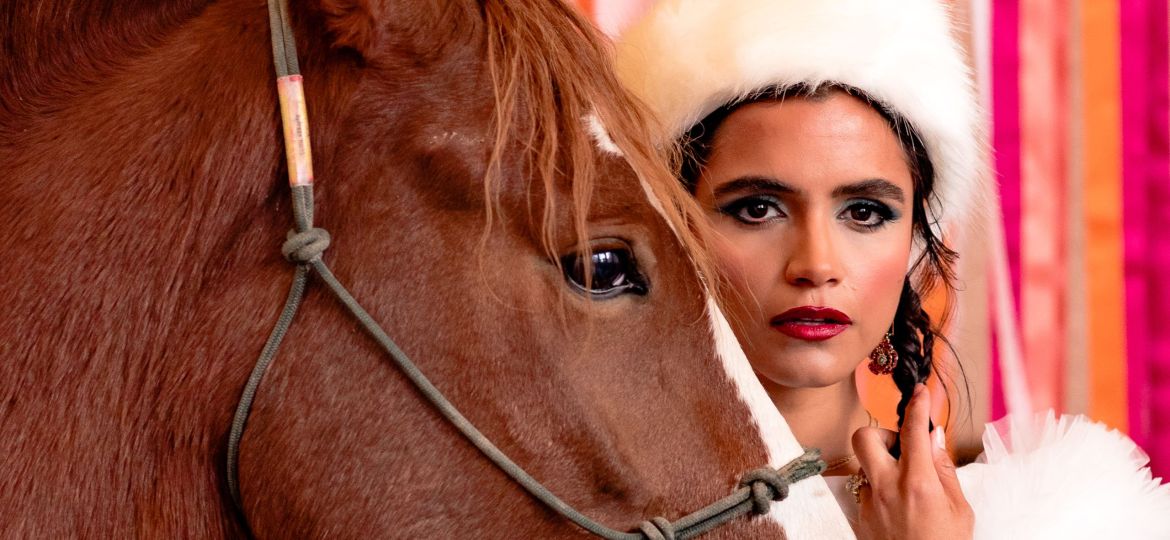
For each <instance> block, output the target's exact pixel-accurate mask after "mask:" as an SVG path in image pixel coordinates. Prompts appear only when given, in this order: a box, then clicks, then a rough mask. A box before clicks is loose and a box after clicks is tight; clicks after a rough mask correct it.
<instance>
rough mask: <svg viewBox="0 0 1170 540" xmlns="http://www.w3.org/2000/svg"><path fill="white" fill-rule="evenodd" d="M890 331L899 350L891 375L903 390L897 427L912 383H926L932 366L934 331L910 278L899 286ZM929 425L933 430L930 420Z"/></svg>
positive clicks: (896, 449)
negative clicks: (898, 297)
mask: <svg viewBox="0 0 1170 540" xmlns="http://www.w3.org/2000/svg"><path fill="white" fill-rule="evenodd" d="M892 330H893V332H892V333H893V337H891V338H890V344H891V345H893V346H894V350H896V351H898V363H897V365H895V366H894V372H893V374H892V377H893V379H894V384H895V385H897V387H898V390H899V391H900V392H901V393H902V398H901V399H900V400H898V427H902V421H903V420H905V418H906V406H907V405H908V404H909V403H910V397H911V395H913V393H914V386H915V385H917V384H918V383H925V382H926V379H927V378H928V377H930V374H931V371H932V370H933V368H934V358H933V357H934V355H933V351H934V330H933V329H932V328H931V325H930V315H929V314H927V313H926V310H924V309H922V300H921V298H920V297H919V296H918V292H917V291H915V290H914V287H913V286H911V285H910V279H909V278H906V282H905V283H904V284H903V285H902V298H901V300H899V302H898V312H897V313H896V314H895V315H894V325H893V329H892ZM930 428H931V429H934V422H933V421H932V422H931V426H930ZM890 452H891V453H892V454H894V456H897V455H898V454H899V453H900V448H899V445H897V444H895V445H894V448H892V449H890Z"/></svg>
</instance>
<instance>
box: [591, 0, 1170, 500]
mask: <svg viewBox="0 0 1170 540" xmlns="http://www.w3.org/2000/svg"><path fill="white" fill-rule="evenodd" d="M570 1H573V2H575V3H576V5H577V6H578V7H579V8H580V9H581V10H582V12H583V13H585V14H586V15H588V16H589V17H590V18H591V19H592V20H593V21H594V22H595V23H596V24H597V25H598V27H599V28H601V30H602V31H604V32H605V33H606V34H609V35H611V36H616V35H618V34H620V32H621V31H622V30H623V29H624V28H626V27H627V26H628V25H629V24H630V23H632V22H633V21H635V20H637V18H638V17H639V16H641V15H642V14H643V13H644V12H645V11H646V9H647V8H649V7H650V6H651V5H652V4H653V3H654V1H655V0H570ZM944 1H945V0H944ZM1168 2H1170V0H1047V1H1044V0H1033V1H1029V2H1021V1H1019V0H952V1H950V2H949V3H950V4H951V6H952V11H953V13H954V16H955V20H956V25H955V31H956V33H957V35H958V36H959V37H960V38H961V40H962V41H963V42H964V43H965V44H966V45H967V51H968V53H969V56H970V61H971V65H972V67H973V69H974V72H975V74H976V78H977V82H978V86H979V91H980V96H981V100H982V102H983V105H984V109H985V111H986V126H987V133H988V135H989V141H988V143H989V146H990V147H991V149H992V152H991V153H990V155H989V156H988V170H989V171H992V172H991V173H990V174H994V175H995V179H996V182H995V186H996V187H995V189H996V191H997V193H996V197H994V199H993V200H996V201H998V202H997V203H996V204H997V207H995V208H990V209H988V210H989V211H988V212H987V216H988V218H987V219H986V222H985V223H981V224H977V226H971V227H967V228H966V229H965V230H956V231H949V232H950V241H951V243H952V245H953V247H955V248H956V249H957V250H958V251H959V253H960V255H961V262H960V269H959V278H960V284H961V285H960V286H961V288H962V290H961V291H960V292H959V294H958V297H957V298H956V299H955V300H954V302H953V310H952V311H951V316H950V318H949V321H948V323H947V335H948V336H949V338H950V341H951V343H952V344H953V345H954V350H955V353H956V354H954V355H952V354H951V353H950V351H947V350H944V349H943V348H940V349H939V350H938V354H939V355H941V356H942V362H944V363H945V364H946V365H945V366H944V370H945V371H946V372H947V373H948V374H949V376H944V381H947V383H948V384H947V386H948V389H949V393H950V396H951V400H950V403H948V402H947V400H945V399H942V398H941V397H940V399H939V400H938V401H939V402H938V403H936V418H947V417H948V416H949V417H950V422H949V424H948V434H949V436H950V437H951V439H952V441H951V443H952V446H953V447H954V449H955V451H956V453H957V454H959V457H960V458H964V457H967V458H969V457H973V456H974V454H975V453H977V452H978V451H979V448H980V444H979V437H980V434H981V433H982V430H983V427H982V426H983V424H984V423H986V422H989V421H992V420H996V419H999V418H1002V417H1003V416H1004V415H1006V414H1009V413H1026V412H1030V411H1043V410H1045V409H1054V410H1056V411H1057V412H1060V413H1082V414H1087V415H1089V416H1090V417H1092V418H1093V419H1095V420H1098V421H1101V422H1104V423H1105V424H1108V425H1109V426H1110V427H1113V428H1116V429H1119V430H1121V431H1123V432H1125V433H1127V434H1128V435H1129V436H1130V437H1132V438H1133V439H1134V440H1135V441H1136V442H1137V443H1138V444H1139V445H1140V446H1141V447H1142V448H1143V449H1144V450H1145V451H1146V452H1147V453H1149V454H1150V458H1151V466H1152V468H1153V470H1154V475H1155V476H1161V477H1162V478H1167V477H1170V329H1168V328H1167V325H1170V133H1168V125H1170V75H1168V72H1167V58H1168V56H1170V40H1168V39H1167V22H1168V14H1167V3H1168ZM943 305H944V301H943V299H941V298H935V299H933V302H932V310H933V311H935V312H936V313H939V314H941V313H942V311H943ZM956 356H957V358H958V360H959V361H960V362H961V369H959V367H958V365H957V364H956V362H955V358H956ZM858 373H859V377H860V379H861V383H862V391H863V394H864V395H865V398H866V401H867V404H868V406H869V408H870V410H871V411H872V412H873V414H874V415H875V416H877V417H878V418H879V419H880V420H881V421H882V424H883V425H884V426H892V425H894V424H895V423H896V418H897V417H896V414H895V413H894V409H893V404H894V403H895V402H896V390H895V389H894V387H893V384H892V383H890V382H889V381H888V380H886V379H881V378H876V377H874V376H872V375H870V374H869V372H868V371H867V370H866V369H865V368H864V366H863V367H862V368H861V369H860V370H859V372H858ZM936 384H937V382H936ZM936 394H937V393H936ZM964 394H965V397H964ZM952 409H953V410H952Z"/></svg>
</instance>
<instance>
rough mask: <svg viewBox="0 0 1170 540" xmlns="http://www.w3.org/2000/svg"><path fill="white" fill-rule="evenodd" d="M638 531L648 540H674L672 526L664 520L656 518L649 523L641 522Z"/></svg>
mask: <svg viewBox="0 0 1170 540" xmlns="http://www.w3.org/2000/svg"><path fill="white" fill-rule="evenodd" d="M638 529H639V530H641V531H642V534H644V535H646V538H648V539H649V540H675V532H674V525H673V524H671V523H670V522H669V521H667V520H666V518H661V517H656V518H653V519H651V520H650V521H643V522H642V524H641V525H639V526H638Z"/></svg>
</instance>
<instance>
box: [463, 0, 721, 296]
mask: <svg viewBox="0 0 1170 540" xmlns="http://www.w3.org/2000/svg"><path fill="white" fill-rule="evenodd" d="M481 9H482V10H483V14H484V21H485V25H486V33H487V41H488V43H487V47H488V52H487V55H488V56H487V58H488V70H489V74H490V77H491V81H492V88H493V93H494V96H495V111H496V113H495V114H496V116H495V126H494V127H495V133H494V138H495V142H494V145H493V147H492V151H491V157H490V160H489V163H488V168H487V170H488V173H487V176H486V178H485V181H484V194H485V200H487V201H489V202H488V203H487V206H488V227H487V229H490V228H491V220H492V215H493V212H494V211H496V209H495V207H496V205H495V204H494V203H493V202H492V201H495V200H496V199H497V198H498V193H499V183H500V182H501V178H500V171H501V167H502V162H503V160H504V156H505V152H506V150H508V144H509V143H510V142H511V141H520V144H521V150H522V152H523V156H522V157H521V159H523V160H524V161H523V163H522V165H523V166H524V167H525V168H526V170H527V171H528V172H529V173H530V174H532V175H533V176H534V177H535V178H538V179H539V181H540V182H541V183H542V184H543V188H544V190H545V193H549V194H551V193H553V192H554V191H555V188H556V186H557V183H558V179H562V178H563V179H564V181H566V182H567V187H568V192H569V194H570V201H571V208H570V209H569V212H571V216H572V222H573V224H574V231H575V233H576V237H577V245H578V246H579V248H580V249H584V248H585V246H587V245H588V227H587V222H586V218H587V217H588V210H589V207H590V202H591V199H592V195H593V192H594V187H595V183H596V180H597V170H596V169H597V167H596V154H597V151H598V147H597V141H596V140H595V138H594V137H595V135H594V134H593V133H591V132H590V131H589V129H588V127H587V121H588V119H589V118H591V117H595V118H596V119H597V120H598V121H600V124H601V125H602V126H604V128H605V130H606V132H607V134H608V135H609V137H610V139H611V140H612V141H613V142H614V144H615V145H616V146H617V147H618V148H620V149H621V153H622V156H623V157H624V159H625V160H626V162H627V163H628V164H629V166H630V167H631V168H632V169H633V171H634V173H635V174H636V175H637V177H638V178H639V179H640V180H641V181H642V183H643V185H644V186H645V188H646V189H647V190H648V191H649V194H646V193H640V192H639V193H631V194H630V196H631V197H645V196H647V195H649V196H652V197H653V198H654V199H656V201H655V202H657V203H658V204H657V205H656V206H657V207H658V209H659V212H660V213H661V215H662V217H663V218H664V219H665V220H666V221H667V223H668V224H669V226H670V227H671V228H672V229H673V230H674V231H675V234H676V236H677V238H678V240H679V241H680V242H681V244H682V248H683V250H684V251H685V252H686V253H687V254H688V256H689V257H690V258H691V260H692V262H693V263H694V264H695V266H696V268H697V270H698V271H699V273H700V275H701V276H716V275H717V274H716V273H714V266H713V265H712V261H711V258H710V256H709V255H708V253H709V250H708V249H707V241H706V238H708V236H707V233H706V231H707V228H706V226H705V220H704V218H703V216H702V214H701V209H700V208H699V206H698V204H697V203H696V201H695V199H694V198H693V197H692V196H691V195H690V194H689V193H688V192H687V191H686V190H685V189H684V187H683V186H682V184H681V183H680V182H679V181H678V180H677V178H676V177H675V175H674V173H673V172H672V171H673V170H675V169H676V167H674V166H673V165H674V164H675V163H677V162H678V159H677V156H678V149H677V148H676V147H657V146H655V145H654V144H653V142H652V138H651V133H650V130H649V129H648V126H649V125H650V124H649V122H650V121H651V117H650V113H649V109H648V108H647V107H646V106H645V105H643V104H642V103H641V102H639V101H638V100H637V98H635V97H634V96H633V95H631V94H630V93H629V92H627V91H626V90H625V88H624V87H623V86H622V84H621V83H620V82H619V81H618V80H617V78H616V76H615V75H614V72H613V69H612V57H613V54H612V47H611V46H610V44H609V42H608V40H607V39H606V38H604V37H603V36H602V35H601V34H600V33H599V32H598V30H597V29H596V28H595V27H594V26H593V24H592V23H590V22H589V21H588V20H586V19H585V18H584V17H582V16H581V14H580V13H578V12H577V11H576V10H575V9H574V8H573V7H571V6H568V5H566V4H565V3H563V2H560V1H555V2H550V1H548V0H533V1H527V2H520V1H516V0H487V1H485V2H483V4H482V8H481ZM561 211H563V210H562V209H559V208H557V206H556V199H555V198H554V197H551V196H550V197H545V198H544V208H543V214H542V229H541V233H542V240H543V247H544V248H545V250H546V251H547V253H548V254H549V256H550V257H551V258H552V260H554V261H557V262H558V264H559V259H558V257H557V256H556V255H557V245H556V242H555V232H554V231H555V224H556V223H557V222H558V219H557V218H558V216H559V212H561ZM715 283H717V280H708V283H707V286H708V288H713V285H714V284H715ZM710 292H712V293H714V292H715V291H714V290H712V291H710Z"/></svg>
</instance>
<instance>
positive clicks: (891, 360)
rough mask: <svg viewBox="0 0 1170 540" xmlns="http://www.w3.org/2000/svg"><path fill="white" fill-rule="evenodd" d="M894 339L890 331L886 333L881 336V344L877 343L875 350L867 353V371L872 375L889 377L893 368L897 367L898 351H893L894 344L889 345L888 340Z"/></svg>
mask: <svg viewBox="0 0 1170 540" xmlns="http://www.w3.org/2000/svg"><path fill="white" fill-rule="evenodd" d="M892 337H894V333H893V332H892V331H890V332H886V335H884V336H882V341H881V343H878V346H877V348H875V349H874V350H872V351H870V353H869V371H870V373H873V374H874V375H889V374H891V373H893V372H894V366H896V365H898V351H897V350H895V349H894V344H893V343H890V338H892Z"/></svg>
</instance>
